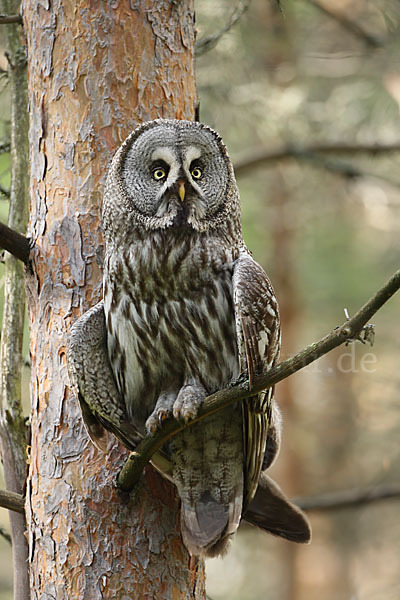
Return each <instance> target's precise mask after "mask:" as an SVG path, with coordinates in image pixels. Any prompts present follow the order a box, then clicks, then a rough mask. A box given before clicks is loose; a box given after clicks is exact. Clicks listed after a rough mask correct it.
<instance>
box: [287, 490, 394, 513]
mask: <svg viewBox="0 0 400 600" xmlns="http://www.w3.org/2000/svg"><path fill="white" fill-rule="evenodd" d="M399 497H400V484H395V483H394V484H391V485H380V486H375V487H370V488H366V489H364V490H360V489H355V490H341V491H339V492H330V493H328V494H321V495H320V496H314V497H311V498H295V499H294V500H293V502H294V503H295V504H296V505H297V506H299V507H300V508H302V509H303V510H305V511H311V510H340V509H342V508H353V507H358V506H361V505H363V504H369V503H371V502H377V501H380V500H387V499H389V498H399Z"/></svg>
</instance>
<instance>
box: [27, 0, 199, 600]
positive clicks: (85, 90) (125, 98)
mask: <svg viewBox="0 0 400 600" xmlns="http://www.w3.org/2000/svg"><path fill="white" fill-rule="evenodd" d="M23 16H24V25H25V30H26V35H27V40H28V55H29V65H28V66H29V98H30V106H31V128H30V147H31V160H32V170H31V216H30V224H29V233H30V235H31V236H32V238H33V241H34V242H35V243H36V250H35V253H34V256H33V268H34V274H33V276H32V277H31V278H30V279H29V281H28V289H29V294H30V301H29V304H30V320H31V332H32V334H31V352H32V373H33V375H32V447H31V455H30V470H29V480H28V494H27V521H28V530H29V543H30V557H29V558H30V565H31V587H32V597H33V598H41V599H50V598H57V600H60V599H63V598H65V599H67V598H68V599H71V598H77V599H78V598H79V599H81V598H84V599H88V600H97V599H100V598H110V599H111V598H112V599H114V598H118V599H121V600H123V599H128V598H129V599H132V598H133V599H136V598H138V599H139V598H140V599H146V598H148V599H153V598H160V599H168V598H172V599H175V598H176V599H180V598H185V599H186V598H188V599H189V598H204V594H205V592H204V565H203V563H202V562H199V561H197V560H194V559H191V558H190V557H189V556H188V554H187V552H186V550H185V548H184V547H183V545H182V541H181V537H180V532H179V510H178V508H179V506H178V501H177V498H176V495H175V490H174V488H173V487H171V486H170V484H168V483H166V482H165V481H163V480H161V478H160V477H159V476H158V475H157V474H156V473H155V472H154V471H153V470H152V469H151V468H148V469H147V471H146V473H145V475H144V477H143V479H142V481H141V482H140V483H139V485H138V486H137V488H136V490H135V492H134V493H133V494H131V495H126V496H125V495H121V494H120V493H119V492H118V491H117V490H116V488H115V486H114V480H115V476H116V474H117V471H118V469H119V466H120V464H121V461H122V459H123V457H124V456H125V450H124V449H122V448H121V447H120V446H118V445H117V444H115V443H114V444H113V445H112V444H111V445H110V452H109V454H108V455H103V454H102V453H100V452H98V451H97V450H96V449H95V448H94V447H93V445H92V444H91V443H90V441H89V439H88V437H87V436H86V433H85V431H84V429H83V426H82V420H81V415H80V410H79V407H78V403H77V401H76V399H75V398H73V397H71V394H70V392H69V389H68V375H67V368H66V359H65V342H66V332H67V330H68V327H69V326H70V324H71V323H72V322H73V321H74V320H75V319H76V318H77V317H78V316H79V315H80V314H81V313H82V312H83V311H85V310H87V309H88V308H89V307H90V306H92V305H93V304H95V303H96V302H97V301H98V300H99V299H100V298H101V295H102V252H103V238H102V233H101V225H100V205H101V194H102V190H103V185H104V182H105V174H106V168H107V164H108V162H109V160H110V158H111V156H112V153H113V151H114V150H115V149H116V147H117V146H118V145H119V144H120V142H122V141H123V139H124V138H125V137H126V136H127V135H128V133H129V132H130V131H131V130H132V129H133V128H134V126H135V125H136V124H138V123H140V122H142V121H145V120H148V119H153V118H156V117H166V118H189V119H191V118H193V117H194V107H195V103H196V90H195V82H194V72H193V45H194V13H193V6H192V2H191V1H190V0H188V1H182V2H175V1H172V0H171V1H161V2H156V1H149V0H141V1H137V2H133V1H132V0H131V1H128V0H121V1H119V2H118V1H114V2H100V1H99V2H96V1H93V2H90V3H88V2H87V1H83V0H82V1H76V2H63V1H62V0H54V1H53V2H51V3H50V2H49V1H46V0H45V1H43V0H24V1H23Z"/></svg>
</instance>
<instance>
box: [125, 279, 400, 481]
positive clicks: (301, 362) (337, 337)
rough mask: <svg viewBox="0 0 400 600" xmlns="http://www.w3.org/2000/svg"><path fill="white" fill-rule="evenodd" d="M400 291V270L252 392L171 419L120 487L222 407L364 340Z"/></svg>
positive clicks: (142, 448)
mask: <svg viewBox="0 0 400 600" xmlns="http://www.w3.org/2000/svg"><path fill="white" fill-rule="evenodd" d="M399 288H400V270H399V271H397V272H396V273H395V274H394V275H393V276H392V277H391V279H390V280H389V281H388V282H387V283H386V285H384V286H383V287H382V288H381V289H380V290H378V292H377V293H376V294H375V295H374V296H373V297H372V298H370V300H368V302H367V303H366V304H364V306H362V307H361V308H360V310H359V311H358V312H357V313H356V314H355V315H354V316H353V317H351V319H348V320H346V321H345V323H343V325H341V326H340V327H337V328H336V329H334V330H333V331H331V332H330V333H328V335H326V336H325V337H323V338H322V339H321V340H319V341H318V342H315V343H314V344H311V345H310V346H307V348H305V349H304V350H301V351H300V352H298V353H297V354H296V355H295V356H293V357H292V358H289V359H288V360H285V361H283V362H281V363H280V364H279V365H277V366H276V367H274V368H273V369H270V370H269V371H268V372H267V373H263V374H262V375H258V376H256V377H255V378H254V381H253V386H252V389H251V390H249V384H248V379H247V378H246V379H244V380H243V381H240V382H237V383H236V384H235V385H234V386H232V387H228V388H225V389H224V390H220V391H218V392H215V394H212V395H211V396H208V398H206V400H205V401H204V404H203V406H202V407H201V408H200V410H199V414H198V416H197V418H196V419H194V420H193V421H190V422H189V423H186V424H184V423H181V422H178V421H176V420H175V419H168V420H166V421H165V422H164V423H163V427H162V429H161V430H160V431H157V432H156V433H154V434H152V435H149V436H147V437H146V438H145V439H144V440H143V441H142V442H140V444H138V446H137V448H136V450H135V451H134V452H132V453H131V454H130V455H129V458H128V460H127V461H126V463H125V465H124V466H123V468H122V470H121V472H120V473H119V475H118V481H117V483H118V486H119V487H120V488H121V489H123V490H124V491H128V490H131V489H132V488H133V486H134V485H135V483H136V482H137V481H138V479H139V478H140V476H141V473H142V471H143V469H144V467H145V466H146V464H147V463H148V461H149V460H150V459H151V457H152V456H153V454H154V453H155V452H156V451H157V450H159V449H160V448H161V447H162V446H163V445H164V444H165V442H166V441H167V440H168V439H169V438H170V437H172V436H173V435H176V434H177V433H178V432H179V431H182V430H183V429H184V428H186V427H190V426H192V425H193V424H194V423H196V422H197V421H199V420H200V419H203V418H204V417H206V416H208V415H211V414H213V413H215V412H217V411H218V410H221V409H222V408H225V407H227V406H229V405H231V404H233V403H234V402H238V401H242V400H244V399H245V398H249V397H250V396H252V395H254V394H255V393H257V392H261V391H262V390H265V389H266V388H269V387H271V386H273V385H275V384H276V383H278V382H279V381H281V380H282V379H285V378H286V377H289V375H292V374H293V373H296V372H297V371H299V370H300V369H303V368H304V367H306V366H307V365H309V364H310V363H312V362H314V361H315V360H317V359H318V358H320V357H321V356H323V355H324V354H327V353H328V352H329V351H330V350H333V348H336V347H337V346H340V345H341V344H343V343H344V342H346V341H349V340H355V339H358V338H359V337H360V334H361V333H362V331H363V328H364V326H365V325H366V324H367V323H368V321H369V320H370V318H371V317H372V315H374V314H375V313H376V312H377V311H378V310H379V309H380V308H381V307H382V306H383V304H385V302H387V301H388V300H389V298H391V297H392V296H393V294H394V293H395V292H397V290H398V289H399Z"/></svg>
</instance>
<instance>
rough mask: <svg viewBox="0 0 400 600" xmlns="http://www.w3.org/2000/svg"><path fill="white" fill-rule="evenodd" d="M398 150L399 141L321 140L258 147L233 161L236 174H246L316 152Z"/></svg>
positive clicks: (375, 153) (384, 152) (374, 153)
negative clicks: (359, 142) (269, 148)
mask: <svg viewBox="0 0 400 600" xmlns="http://www.w3.org/2000/svg"><path fill="white" fill-rule="evenodd" d="M392 152H400V142H395V143H391V144H384V143H382V144H346V143H341V142H339V143H329V142H321V143H318V142H317V143H314V144H309V145H308V146H296V145H294V144H286V145H283V146H281V147H280V148H279V147H278V148H275V149H272V150H268V149H267V148H259V149H258V150H249V151H248V152H247V153H246V154H244V155H243V156H242V157H241V158H238V159H237V160H236V161H235V164H234V167H235V173H236V176H241V175H245V174H247V173H248V172H249V171H251V170H252V169H256V168H257V167H261V166H264V165H267V164H268V163H273V162H277V161H284V160H289V159H292V158H295V159H297V160H310V159H311V158H312V157H313V156H315V155H317V154H346V155H354V154H372V155H377V154H389V153H392Z"/></svg>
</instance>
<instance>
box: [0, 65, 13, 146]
mask: <svg viewBox="0 0 400 600" xmlns="http://www.w3.org/2000/svg"><path fill="white" fill-rule="evenodd" d="M5 72H7V71H5ZM0 73H2V71H1V70H0ZM10 146H11V144H10V142H0V154H6V153H7V152H10Z"/></svg>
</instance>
